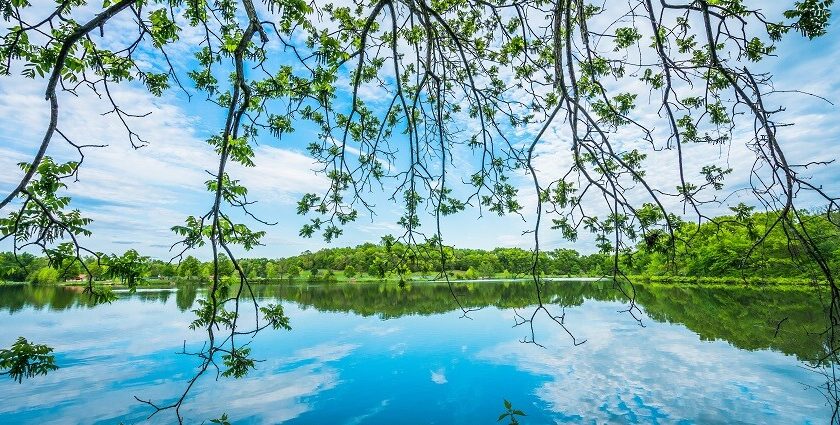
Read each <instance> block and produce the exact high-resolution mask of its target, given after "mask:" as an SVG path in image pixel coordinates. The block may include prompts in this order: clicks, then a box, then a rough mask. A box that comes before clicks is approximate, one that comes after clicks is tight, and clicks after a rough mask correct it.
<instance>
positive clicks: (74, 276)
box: [0, 205, 840, 286]
mask: <svg viewBox="0 0 840 425" xmlns="http://www.w3.org/2000/svg"><path fill="white" fill-rule="evenodd" d="M731 210H732V215H727V216H720V217H716V218H715V219H714V220H712V221H708V222H705V223H703V224H701V225H699V226H698V225H696V224H694V223H688V222H685V223H682V224H681V225H680V228H679V230H678V231H677V232H676V233H675V235H674V238H675V239H676V241H677V242H676V243H675V246H677V247H678V249H677V251H676V255H674V256H670V255H668V254H669V253H668V252H667V250H666V249H665V248H664V247H666V246H668V245H670V244H671V242H666V241H664V240H660V238H661V239H666V238H668V237H669V236H667V235H665V234H664V233H657V232H651V233H650V234H648V235H645V237H644V238H641V239H640V242H639V243H638V244H637V245H636V247H635V249H632V250H629V249H628V250H626V251H624V252H622V254H621V255H620V257H619V261H620V265H621V268H622V270H626V271H627V273H628V274H630V275H632V276H635V277H639V278H642V279H647V280H649V279H654V280H665V281H669V280H670V281H680V280H681V279H682V278H689V279H688V280H689V281H691V279H690V278H708V279H706V280H705V281H707V282H715V279H717V280H719V281H737V280H738V279H739V278H749V279H750V280H751V281H782V282H785V281H788V282H789V283H796V282H798V283H807V282H811V281H813V280H817V279H819V277H818V275H817V274H816V272H815V271H814V270H812V269H809V268H808V267H806V266H804V265H803V262H802V261H801V260H802V258H800V256H803V255H804V253H799V255H797V253H796V252H791V245H790V243H789V239H788V238H787V236H786V234H785V230H784V228H782V227H776V228H775V229H773V230H771V231H770V232H769V233H768V232H766V229H767V228H768V227H769V226H770V225H772V223H773V222H774V221H776V220H777V219H778V214H774V213H754V212H753V211H752V209H751V208H748V207H746V206H744V205H739V206H736V207H733V208H732V209H731ZM828 220H829V219H828V218H827V216H826V215H825V214H822V213H814V214H806V215H803V216H802V224H803V226H804V227H805V228H806V229H807V231H808V232H809V234H811V235H812V237H813V238H814V239H815V240H817V241H824V242H823V243H824V244H825V246H824V247H821V248H822V252H825V253H828V258H827V259H826V260H827V262H828V263H829V264H831V266H832V267H837V266H838V265H840V246H836V245H835V244H833V243H832V242H831V241H832V240H833V238H836V237H837V236H838V233H837V232H838V230H837V228H836V227H835V226H833V225H832V224H831V223H830V222H829V221H828ZM765 234H766V236H764V237H763V238H762V239H761V240H760V241H759V238H760V237H761V235H765ZM444 252H445V254H446V258H445V265H446V269H447V276H443V275H442V274H441V272H440V270H441V261H440V256H439V247H438V246H437V245H436V244H435V243H434V241H432V242H429V243H424V244H417V245H413V246H409V245H406V244H405V243H402V242H400V241H398V240H397V239H396V238H395V237H393V236H390V235H389V236H384V237H382V238H381V240H380V241H379V243H364V244H361V245H357V246H355V247H342V248H324V249H321V250H318V251H316V252H309V251H305V252H303V253H301V254H299V255H296V256H291V257H287V258H242V259H239V264H240V266H241V267H242V269H243V271H244V272H245V274H246V276H247V277H248V278H249V279H251V280H255V281H256V280H284V279H286V280H307V281H320V282H329V281H338V280H341V281H345V280H346V281H361V280H383V279H390V280H409V279H412V278H417V279H444V278H445V277H449V278H451V279H453V280H465V279H466V280H475V279H485V278H495V279H515V278H524V277H527V276H530V273H531V268H532V264H533V262H534V256H533V253H532V251H529V250H525V249H521V248H495V249H492V250H484V249H466V248H457V249H456V248H452V247H444ZM613 260H614V257H613V256H612V255H610V252H594V253H589V254H583V253H580V252H578V251H576V250H574V249H568V248H558V249H554V250H544V251H542V252H540V253H539V258H538V259H537V264H538V267H539V268H538V270H539V274H540V275H542V276H556V277H601V276H605V275H609V274H610V273H611V271H612V268H613ZM84 261H85V266H86V267H87V270H90V271H91V272H92V273H93V276H92V278H93V279H94V280H95V281H98V282H112V281H117V282H119V283H124V284H127V285H128V286H133V285H134V284H135V283H141V282H144V281H145V282H152V283H155V282H159V281H160V280H161V279H168V280H171V279H183V280H199V281H205V282H209V281H211V280H212V276H213V262H212V261H201V260H199V259H197V258H195V257H192V256H187V257H185V258H184V259H183V260H182V261H181V262H180V263H177V262H168V261H164V260H160V259H153V258H150V257H146V256H142V255H140V254H138V253H137V252H136V251H134V250H129V251H126V252H125V253H123V254H122V255H116V254H112V255H101V256H99V258H98V259H97V257H93V256H89V257H86V258H84ZM219 273H220V275H221V276H223V277H230V278H232V279H235V278H236V277H237V276H236V271H235V270H234V264H233V262H232V261H231V260H230V259H228V258H226V257H222V261H220V262H219ZM80 276H82V277H81V278H80ZM727 278H731V279H727ZM0 279H3V280H6V281H12V282H24V281H28V282H33V283H57V282H66V281H68V280H80V281H86V276H84V268H83V267H82V264H81V263H80V262H79V261H78V260H77V259H76V258H75V257H74V256H73V255H66V256H61V255H58V253H56V252H52V256H44V257H36V256H34V255H32V254H28V253H19V254H17V255H15V254H14V253H12V252H4V253H0Z"/></svg>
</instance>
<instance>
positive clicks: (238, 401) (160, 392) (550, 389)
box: [0, 289, 831, 424]
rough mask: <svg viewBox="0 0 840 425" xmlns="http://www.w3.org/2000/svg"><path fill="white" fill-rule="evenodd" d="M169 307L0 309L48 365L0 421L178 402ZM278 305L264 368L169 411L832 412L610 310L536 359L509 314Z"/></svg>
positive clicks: (197, 339)
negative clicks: (50, 354) (51, 365)
mask: <svg viewBox="0 0 840 425" xmlns="http://www.w3.org/2000/svg"><path fill="white" fill-rule="evenodd" d="M302 290H304V291H305V290H306V289H302ZM3 294H4V293H3V292H2V291H0V297H2V296H3ZM200 296H201V294H200V293H199V297H200ZM176 301H177V300H176V295H175V293H174V292H161V293H152V294H151V295H150V294H149V293H144V294H135V295H128V294H124V295H122V296H121V297H120V298H119V300H117V301H116V302H114V303H112V304H106V305H100V306H95V307H92V308H91V307H89V306H83V305H74V304H70V305H69V306H62V307H61V308H51V307H49V306H48V305H47V306H45V304H44V303H40V304H39V303H37V302H33V303H32V304H28V303H23V304H22V305H18V306H15V307H13V308H11V307H10V308H8V309H2V310H0V329H3V332H2V334H0V346H2V347H7V346H9V345H10V344H11V343H12V342H13V340H14V339H15V338H17V336H25V337H27V338H28V339H30V340H31V341H35V342H38V343H44V344H48V345H51V346H53V347H54V348H55V352H56V354H57V362H58V364H59V365H60V367H61V368H60V369H59V370H57V371H55V372H53V373H50V374H49V375H47V376H40V377H36V378H34V379H30V380H25V381H24V383H23V384H17V383H15V382H12V381H11V380H10V379H4V380H2V381H0V400H2V402H1V403H0V423H2V424H9V423H11V424H17V423H21V424H26V423H33V424H35V423H37V424H53V423H55V424H65V423H66V424H77V423H78V424H92V423H96V424H98V423H101V424H116V423H119V422H122V423H125V424H130V423H146V417H147V416H148V415H149V414H150V413H152V411H151V410H150V409H149V408H148V407H147V406H145V405H143V404H141V403H138V402H137V401H136V400H135V399H134V397H135V396H137V397H140V398H142V399H151V400H153V401H157V402H164V401H171V400H172V399H173V398H174V397H177V396H178V395H179V394H180V392H181V391H182V390H183V388H184V385H185V382H186V380H187V379H189V378H190V376H191V373H192V371H193V368H194V367H195V365H196V364H197V361H196V359H195V358H193V357H190V356H184V355H179V354H177V352H179V351H181V349H182V348H183V346H184V345H185V344H186V346H187V347H188V348H189V347H195V346H200V344H201V342H202V341H203V339H202V338H203V334H202V333H200V332H193V331H190V330H189V329H188V325H189V323H190V321H191V320H192V319H193V314H192V313H191V312H189V310H188V309H187V310H184V307H185V306H183V305H181V306H179V305H177V302H176ZM182 303H183V302H182ZM283 305H284V306H285V309H286V312H287V315H288V316H289V317H290V318H291V320H292V322H291V324H292V326H293V329H292V330H291V331H282V330H281V331H268V330H267V331H264V332H263V333H261V334H259V335H258V336H257V338H255V339H254V341H253V343H252V347H253V354H254V355H255V357H257V358H258V359H261V360H263V361H262V362H260V363H258V364H257V368H256V370H254V371H252V372H251V373H250V374H249V375H248V377H246V378H243V379H239V380H235V379H232V378H219V379H218V381H217V380H216V379H215V377H214V376H208V377H207V379H200V380H199V382H198V383H197V385H196V387H195V388H194V389H193V391H192V392H191V393H190V396H189V398H188V400H187V402H186V403H185V404H184V408H183V410H182V413H183V415H184V418H185V422H186V423H202V422H205V423H206V422H207V420H208V419H211V418H215V417H218V416H220V415H221V414H222V413H226V414H227V415H228V417H229V418H230V419H231V420H232V422H233V423H243V424H273V423H290V424H429V423H437V424H449V423H459V424H460V423H463V424H472V423H487V424H490V423H496V419H497V417H498V416H499V414H500V413H502V411H503V399H508V400H510V401H511V402H512V403H513V405H514V407H515V408H517V409H520V410H523V411H525V413H527V416H526V417H524V418H522V420H521V423H523V424H544V423H585V424H589V423H660V424H670V423H677V424H692V423H698V424H705V423H772V424H804V423H825V422H827V421H828V418H829V417H830V415H831V410H830V407H829V406H827V404H826V399H825V398H824V397H823V396H822V395H821V393H820V392H819V391H817V390H814V389H812V388H809V386H819V385H821V384H824V378H823V377H822V376H821V375H819V374H817V373H814V372H813V371H812V370H810V369H809V368H808V367H807V366H805V364H804V363H803V361H802V360H800V359H799V358H797V357H796V356H794V355H792V354H785V353H783V352H781V351H778V350H773V349H760V350H754V351H747V350H743V349H739V348H737V347H736V346H734V345H733V344H732V343H730V342H728V341H726V340H723V339H717V340H705V339H708V338H701V337H700V336H699V335H698V334H697V333H695V332H694V331H692V330H690V329H689V328H688V327H686V326H685V325H683V324H680V323H665V322H657V321H656V320H651V319H649V318H647V317H644V320H643V323H644V325H645V326H644V327H641V326H639V324H638V323H637V322H636V321H635V320H633V318H632V317H630V316H629V315H628V314H626V313H619V312H618V311H619V310H622V309H624V308H626V303H623V302H620V301H599V300H595V299H585V300H584V301H583V303H582V304H581V305H578V306H572V307H569V308H567V309H566V320H565V322H566V323H567V324H568V326H569V328H570V330H572V331H573V332H574V334H575V336H576V337H578V338H580V339H586V340H587V342H586V343H584V344H583V345H580V346H577V347H575V346H573V345H572V343H571V339H570V338H569V337H568V335H566V333H565V332H564V331H563V330H562V329H561V328H560V327H559V326H557V325H555V324H551V323H549V322H548V321H547V320H541V321H538V322H537V326H536V337H537V342H539V343H541V344H542V345H544V346H545V348H540V347H538V346H536V345H533V344H523V343H521V342H520V340H521V339H522V338H523V337H525V336H527V335H530V332H529V330H528V329H525V328H523V327H512V325H513V324H514V311H513V310H512V309H504V308H498V307H494V306H492V305H490V306H486V307H485V308H483V309H481V310H479V311H476V312H473V313H471V314H470V318H461V316H462V314H461V312H460V311H449V312H445V313H434V314H427V315H419V314H409V315H402V316H400V317H394V318H390V319H383V318H382V317H383V315H377V314H371V315H367V316H362V315H359V314H356V313H354V312H352V311H353V310H354V309H351V308H348V309H346V310H347V311H343V312H342V311H335V310H337V309H332V310H333V311H319V310H318V309H316V308H313V307H312V306H311V305H309V306H306V307H304V306H301V305H299V304H298V303H297V302H295V301H289V300H286V301H283ZM65 307H66V308H65ZM179 307H180V308H179ZM517 311H519V312H520V313H521V312H523V311H526V312H527V311H530V310H529V309H528V307H521V308H519V309H517ZM386 316H387V315H386ZM643 316H644V315H643ZM148 422H149V423H173V422H175V416H174V414H173V413H171V412H166V411H164V412H161V413H158V414H157V415H155V416H153V417H152V419H151V420H149V421H148Z"/></svg>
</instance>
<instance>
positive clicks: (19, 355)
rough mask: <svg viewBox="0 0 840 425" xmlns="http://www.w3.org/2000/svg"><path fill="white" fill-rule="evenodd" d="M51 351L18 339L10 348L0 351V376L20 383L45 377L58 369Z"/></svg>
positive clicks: (22, 338) (24, 339) (21, 338)
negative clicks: (6, 376) (27, 379)
mask: <svg viewBox="0 0 840 425" xmlns="http://www.w3.org/2000/svg"><path fill="white" fill-rule="evenodd" d="M52 351H53V349H52V348H50V347H48V346H46V345H43V344H33V343H31V342H29V341H27V340H26V338H24V337H18V339H17V341H15V343H14V344H12V346H11V347H10V348H4V349H0V371H2V372H0V375H9V377H10V378H12V380H15V381H17V382H18V383H22V382H23V379H24V378H34V377H35V376H38V375H46V374H47V373H48V372H51V371H54V370H56V369H58V366H56V364H55V356H54V355H52V354H50V353H52Z"/></svg>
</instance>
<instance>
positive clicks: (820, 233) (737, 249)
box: [621, 204, 840, 278]
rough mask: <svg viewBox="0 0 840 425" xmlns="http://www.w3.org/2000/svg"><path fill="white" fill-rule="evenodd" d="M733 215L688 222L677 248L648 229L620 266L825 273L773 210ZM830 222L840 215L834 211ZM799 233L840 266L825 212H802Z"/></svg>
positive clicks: (659, 272) (667, 271)
mask: <svg viewBox="0 0 840 425" xmlns="http://www.w3.org/2000/svg"><path fill="white" fill-rule="evenodd" d="M731 210H732V212H733V214H732V215H729V216H722V217H717V218H716V219H715V220H714V222H707V223H704V224H702V225H700V226H697V225H695V224H690V223H685V224H683V225H682V226H680V228H679V229H678V231H677V232H676V234H675V238H676V239H677V243H676V252H675V253H672V254H671V253H669V252H667V250H666V249H665V248H664V247H665V246H667V244H666V239H667V236H666V235H664V234H662V233H650V234H648V235H646V237H645V239H644V240H643V241H642V242H641V243H640V244H639V245H638V247H637V249H636V250H634V251H633V252H630V253H625V254H624V255H622V256H621V262H622V268H623V269H625V270H629V271H630V273H632V274H636V275H648V276H687V277H704V276H705V277H760V278H778V277H782V278H784V277H788V278H794V277H800V278H806V277H807V278H812V277H816V276H822V273H821V272H820V271H819V270H817V269H816V265H815V263H814V262H813V261H812V260H811V258H810V257H809V256H808V255H807V253H806V252H805V248H803V246H804V245H803V244H802V243H800V241H797V240H796V238H793V237H792V236H791V235H792V234H793V232H792V231H791V229H789V228H787V227H786V225H785V224H784V223H783V222H782V221H780V220H779V215H778V214H777V213H775V212H766V213H754V212H753V209H752V208H751V207H747V206H745V205H743V204H741V205H738V206H736V207H733V208H731ZM830 217H831V220H832V221H837V220H840V216H836V215H834V214H831V215H830ZM795 225H797V226H799V228H798V233H800V234H803V235H806V236H807V237H810V238H811V239H812V240H813V241H814V246H815V248H816V252H814V253H812V254H814V255H819V256H821V257H822V258H823V259H824V260H825V262H826V264H827V266H828V267H829V268H830V269H832V270H834V271H837V270H840V233H838V229H837V227H836V225H835V224H833V223H831V222H829V219H828V218H827V217H826V214H824V213H822V214H802V217H801V220H800V221H798V222H796V223H795Z"/></svg>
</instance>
